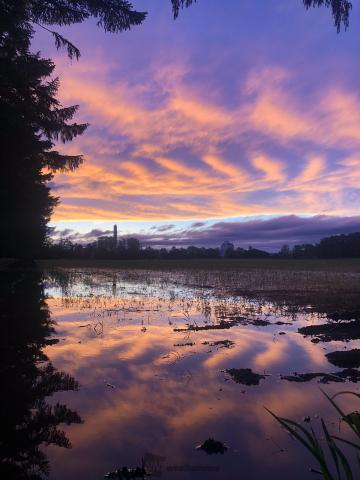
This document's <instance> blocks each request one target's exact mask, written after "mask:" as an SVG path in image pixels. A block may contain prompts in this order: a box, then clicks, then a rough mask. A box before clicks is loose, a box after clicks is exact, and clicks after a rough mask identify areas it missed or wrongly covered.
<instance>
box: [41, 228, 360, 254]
mask: <svg viewBox="0 0 360 480" xmlns="http://www.w3.org/2000/svg"><path fill="white" fill-rule="evenodd" d="M221 256H222V255H221V252H220V249H219V248H214V247H211V248H206V247H194V246H189V247H186V248H185V247H171V248H153V247H150V246H147V247H144V248H142V247H141V245H140V241H139V240H138V239H137V238H133V237H132V238H128V239H124V240H120V241H119V242H118V244H117V246H114V247H112V248H109V247H104V246H101V243H98V242H94V243H89V244H88V245H81V244H78V243H73V242H71V241H70V240H66V239H63V240H61V241H60V242H58V243H49V244H48V245H47V246H46V247H44V248H43V250H42V253H41V257H42V258H98V259H124V260H126V259H128V260H132V259H191V258H220V257H221ZM225 257H226V258H356V257H359V258H360V232H357V233H350V234H348V235H334V236H331V237H325V238H322V239H321V240H320V242H319V243H317V244H312V243H305V244H301V245H294V246H293V247H289V246H288V245H283V246H282V247H281V249H280V250H279V251H278V252H276V253H269V252H266V251H264V250H260V249H257V248H253V247H249V248H247V249H245V248H241V247H237V248H234V249H233V250H228V251H227V252H225Z"/></svg>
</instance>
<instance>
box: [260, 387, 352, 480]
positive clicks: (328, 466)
mask: <svg viewBox="0 0 360 480" xmlns="http://www.w3.org/2000/svg"><path fill="white" fill-rule="evenodd" d="M321 391H322V393H323V394H324V395H325V397H326V398H327V400H328V401H329V402H330V403H331V405H332V406H333V407H334V409H335V410H336V411H337V413H338V415H339V417H340V419H341V420H342V421H343V422H345V424H346V425H347V426H348V427H349V429H350V430H351V431H352V433H353V435H354V438H355V440H354V441H350V440H347V439H344V438H342V437H338V436H336V435H331V434H330V433H329V430H328V427H327V426H326V423H325V422H324V420H323V419H321V429H322V432H321V433H322V437H321V438H319V436H318V435H317V434H316V433H315V431H314V429H313V427H312V426H310V428H309V429H307V428H305V427H303V426H302V425H300V424H299V423H297V422H295V421H293V420H289V419H287V418H283V417H279V416H278V415H275V413H273V412H272V411H271V410H269V409H267V408H266V407H265V408H266V410H267V411H268V412H269V413H270V415H272V416H273V417H274V418H275V420H276V421H277V422H279V424H280V425H281V426H282V427H283V428H284V429H285V430H286V431H287V432H288V433H289V434H290V435H291V436H292V437H293V438H294V439H295V440H297V441H298V442H299V443H300V444H301V445H303V447H305V448H306V449H307V450H308V451H309V452H310V453H311V455H312V456H313V458H314V459H315V460H316V462H317V464H318V468H319V470H315V469H312V471H313V472H314V473H317V474H319V475H321V476H322V478H323V479H324V480H342V479H346V480H356V479H358V478H359V477H358V475H356V476H354V471H353V467H352V466H351V462H350V459H349V454H348V453H344V451H343V450H342V448H341V447H340V446H339V445H346V446H348V447H351V449H353V450H354V452H355V453H356V454H357V455H356V457H357V458H356V460H357V461H356V463H357V469H356V471H357V472H359V466H360V458H359V450H360V414H359V412H352V413H349V414H346V413H344V412H343V411H342V410H341V408H340V407H339V405H338V404H337V403H336V402H335V397H338V396H342V395H354V396H355V397H357V398H360V395H359V394H357V393H355V392H347V391H346V392H338V393H337V394H335V395H334V396H333V397H330V396H329V395H328V394H327V393H326V392H324V391H323V390H321Z"/></svg>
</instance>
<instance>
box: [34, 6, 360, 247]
mask: <svg viewBox="0 0 360 480" xmlns="http://www.w3.org/2000/svg"><path fill="white" fill-rule="evenodd" d="M353 3H354V8H353V11H352V16H351V19H350V28H349V29H348V31H347V32H342V33H340V34H337V33H336V29H335V28H334V26H333V21H332V18H331V15H330V11H329V10H328V9H325V8H322V9H311V10H309V11H306V10H305V9H304V8H303V5H302V1H301V0H242V1H238V0H226V2H225V1H221V0H198V2H197V3H196V4H195V5H194V6H192V7H191V8H189V9H187V10H184V11H182V12H181V15H180V17H179V18H178V20H177V21H175V22H174V21H173V19H172V16H171V8H170V2H169V1H168V0H159V1H155V0H153V1H149V0H142V1H140V0H139V1H134V2H133V4H134V6H135V7H136V8H138V9H139V10H147V11H148V12H149V15H148V18H147V20H146V21H145V23H144V24H143V25H142V26H140V27H137V28H135V29H133V30H132V31H130V32H126V33H124V34H120V35H112V34H105V33H103V31H101V30H100V29H97V28H96V26H95V24H94V22H87V23H86V24H83V25H81V26H77V27H76V28H74V27H73V28H69V29H66V30H64V32H65V34H66V36H67V37H68V38H70V39H71V40H72V41H73V42H74V43H75V44H76V45H78V46H79V47H80V49H81V51H82V57H81V58H80V61H79V62H70V61H69V60H68V59H67V58H66V55H65V53H64V52H56V51H54V49H53V48H52V47H51V46H50V45H51V39H50V38H49V37H48V36H47V35H46V33H45V32H39V35H38V36H37V37H36V40H35V42H34V44H35V45H34V46H35V47H36V48H40V49H41V50H42V53H43V54H44V55H50V56H52V57H53V58H55V62H56V64H57V66H58V68H57V73H58V74H59V76H60V79H61V90H60V97H61V99H62V101H63V103H64V105H69V104H80V106H81V108H80V113H79V115H78V120H85V121H88V122H90V123H91V127H90V128H89V130H88V132H87V133H86V134H85V135H83V136H82V137H81V138H79V139H78V140H77V141H76V142H73V143H71V144H67V145H65V146H64V147H63V150H65V151H67V152H71V153H78V152H81V153H83V154H84V155H85V157H86V163H85V164H84V165H83V166H82V167H81V168H80V169H79V170H77V171H76V172H74V173H73V174H67V175H65V174H59V175H57V176H56V177H55V179H54V185H53V186H54V189H55V191H56V194H57V195H59V196H60V198H61V204H60V205H59V207H57V209H56V211H55V214H54V217H53V223H52V224H53V226H55V227H56V229H57V231H61V230H68V229H71V230H72V232H71V235H75V236H76V235H77V233H79V234H80V235H86V234H87V233H88V232H90V231H91V230H93V229H97V230H101V231H105V230H107V229H109V228H111V226H112V224H113V223H115V222H116V223H117V224H118V227H119V230H120V232H123V233H124V234H125V233H126V234H130V233H135V234H137V235H138V236H141V238H143V237H142V236H144V238H146V239H147V241H148V242H150V243H151V242H152V243H154V242H155V243H156V242H157V243H158V242H159V240H161V239H160V238H159V237H161V238H162V241H163V244H168V243H169V244H171V245H173V244H183V243H187V244H189V243H196V244H204V245H209V244H211V243H216V242H220V240H222V239H223V238H225V237H226V239H230V240H233V241H235V243H239V244H240V243H241V242H245V243H246V244H253V245H260V246H261V245H263V246H269V247H270V248H271V247H272V246H273V245H274V244H275V243H276V244H278V243H281V242H282V243H285V242H289V243H291V242H293V241H300V240H301V241H316V240H317V239H318V238H320V237H321V236H324V235H327V234H332V233H340V232H342V231H344V232H345V231H349V229H350V230H351V231H354V230H360V226H359V217H357V215H358V214H359V213H360V212H359V207H358V205H359V200H360V188H359V185H360V148H359V147H360V94H359V77H360V62H359V60H358V55H359V53H358V49H359V44H360V30H359V25H360V8H359V3H358V2H353ZM293 215H296V216H297V217H294V216H293ZM318 215H320V217H319V216H318ZM324 215H325V216H324ZM279 216H280V218H278V217H279ZM313 216H315V217H314V218H311V217H313ZM351 217H353V218H351ZM195 222H203V223H205V225H203V226H201V227H193V226H192V225H193V224H194V223H195ZM164 225H165V226H166V225H174V227H173V228H172V229H168V230H166V229H165V230H164V229H163V230H161V228H162V227H164ZM151 227H154V228H151ZM211 239H212V240H211Z"/></svg>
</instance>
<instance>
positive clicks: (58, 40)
mask: <svg viewBox="0 0 360 480" xmlns="http://www.w3.org/2000/svg"><path fill="white" fill-rule="evenodd" d="M34 23H35V24H36V25H38V26H39V27H41V28H43V29H44V30H46V31H47V32H49V33H51V35H52V36H53V37H54V38H55V46H56V48H57V49H58V50H60V48H64V49H66V50H67V54H68V57H69V58H71V59H73V58H76V60H79V58H80V55H81V53H80V50H79V49H78V48H77V47H76V46H75V45H74V44H73V43H71V42H70V40H68V39H67V38H65V37H63V36H62V35H61V34H60V33H59V32H56V31H55V30H50V29H49V28H47V27H44V25H41V23H38V22H34Z"/></svg>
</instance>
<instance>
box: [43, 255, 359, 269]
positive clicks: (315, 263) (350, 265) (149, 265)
mask: <svg viewBox="0 0 360 480" xmlns="http://www.w3.org/2000/svg"><path fill="white" fill-rule="evenodd" d="M37 263H38V264H39V266H40V267H43V268H51V267H64V268H116V269H119V270H128V269H131V270H132V269H140V270H179V269H180V270H220V271H224V270H225V271H233V270H273V271H274V270H286V271H336V272H353V273H360V258H336V259H304V260H296V259H279V258H269V259H267V258H266V259H222V258H221V259H220V258H215V259H184V260H175V259H174V260H99V259H49V260H38V261H37Z"/></svg>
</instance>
